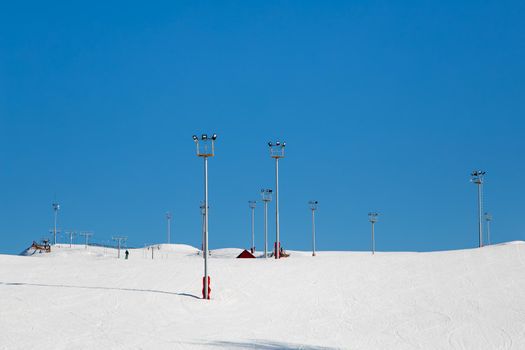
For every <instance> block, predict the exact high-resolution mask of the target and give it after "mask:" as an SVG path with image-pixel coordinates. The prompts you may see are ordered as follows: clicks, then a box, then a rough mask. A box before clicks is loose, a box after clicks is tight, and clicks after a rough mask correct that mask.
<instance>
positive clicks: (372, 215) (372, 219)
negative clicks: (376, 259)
mask: <svg viewBox="0 0 525 350" xmlns="http://www.w3.org/2000/svg"><path fill="white" fill-rule="evenodd" d="M378 216H379V213H375V212H371V213H368V221H370V223H371V224H372V255H374V254H375V253H376V239H375V233H374V225H375V224H376V222H377V217H378Z"/></svg>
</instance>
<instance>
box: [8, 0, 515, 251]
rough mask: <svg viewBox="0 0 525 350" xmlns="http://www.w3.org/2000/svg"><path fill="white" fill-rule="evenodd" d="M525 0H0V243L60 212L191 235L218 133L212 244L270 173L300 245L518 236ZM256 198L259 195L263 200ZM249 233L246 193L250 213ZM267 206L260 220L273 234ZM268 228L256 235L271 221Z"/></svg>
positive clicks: (291, 241) (244, 230)
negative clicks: (278, 155)
mask: <svg viewBox="0 0 525 350" xmlns="http://www.w3.org/2000/svg"><path fill="white" fill-rule="evenodd" d="M523 18H525V5H524V3H523V2H519V1H505V2H501V1H481V2H470V1H463V2H458V1H445V2H444V1H425V2H419V1H403V2H395V3H394V2H388V1H366V2H350V1H326V2H325V1H323V2H314V1H282V2H278V1H250V2H245V1H225V2H219V1H209V2H199V1H177V2H165V3H157V4H155V3H151V2H150V3H139V2H121V3H117V2H86V3H83V4H79V3H75V4H72V3H70V2H52V3H46V4H43V3H40V2H34V3H33V2H24V3H15V2H10V3H4V4H2V5H1V6H0V164H1V166H0V189H1V190H0V193H1V201H0V213H1V214H0V236H1V237H2V240H1V243H0V253H18V252H20V251H21V250H23V249H24V248H25V247H27V246H28V245H30V244H31V241H32V240H38V239H40V238H42V237H44V236H47V235H48V234H47V231H48V229H49V228H51V227H52V224H53V212H52V208H51V203H52V202H53V199H54V198H55V196H56V198H57V200H58V201H59V202H60V203H61V206H62V209H61V211H60V214H59V222H60V223H59V226H60V227H62V228H63V229H64V230H70V229H74V230H92V231H94V232H95V236H94V237H93V238H94V240H95V241H99V242H102V241H105V240H108V239H109V238H110V237H111V236H112V235H116V234H119V235H127V236H129V245H132V246H141V245H143V244H145V243H158V242H163V241H165V239H166V229H165V225H166V222H165V218H164V215H165V212H166V211H167V210H170V211H171V212H172V213H173V217H174V218H173V229H172V237H173V240H175V241H176V242H180V243H187V244H192V245H195V246H199V245H200V225H201V222H200V214H199V208H198V207H199V203H200V200H201V199H202V197H203V189H202V187H203V186H202V177H203V176H202V168H203V167H202V161H201V160H200V159H198V158H197V157H196V156H195V146H194V144H193V141H192V140H191V136H192V135H193V134H194V133H201V132H208V133H212V132H216V133H217V134H218V135H219V139H218V141H217V145H216V157H215V158H214V159H211V160H210V164H209V167H210V206H211V210H210V247H211V248H212V249H213V248H218V247H246V248H247V247H249V245H250V215H249V214H250V212H249V208H248V203H247V202H248V200H251V199H259V190H260V189H261V188H263V187H271V188H273V186H274V163H273V161H272V160H271V159H270V157H269V155H268V149H267V146H266V143H267V142H268V140H275V139H281V140H286V141H287V157H286V158H285V159H284V160H282V162H281V169H280V170H281V178H280V181H281V202H280V205H281V237H282V244H283V246H284V247H285V248H290V249H304V250H306V249H310V247H311V244H310V212H309V210H308V205H307V201H308V200H310V199H317V200H318V201H319V203H320V204H319V210H318V213H317V233H318V240H317V248H318V249H319V250H367V249H369V248H370V233H369V232H370V227H369V223H368V222H367V213H368V212H369V211H371V210H375V211H379V212H380V213H381V214H382V215H381V217H380V220H379V223H378V224H377V226H376V236H377V241H376V244H377V249H378V250H419V251H427V250H438V249H458V248H469V247H474V246H476V245H477V226H476V223H477V221H476V220H477V217H476V188H475V186H474V185H473V184H470V183H469V174H470V171H471V170H473V169H475V168H481V169H484V170H486V171H487V177H486V186H485V205H486V209H487V210H488V211H490V212H491V213H493V215H494V221H493V225H492V236H493V241H495V242H503V241H511V240H523V239H525V224H524V223H523V220H522V213H523V209H524V205H523V198H524V197H525V189H524V186H522V179H523V174H524V173H525V165H524V155H523V154H524V151H525V141H524V139H523V132H524V130H525V121H524V118H523V116H524V112H525V84H524V82H525V68H524V64H523V62H525V45H524V43H525V28H524V22H523ZM273 204H274V203H273V202H272V204H271V209H270V211H271V212H273ZM256 225H257V226H256V230H257V231H256V236H257V237H256V245H257V247H258V248H262V242H263V240H262V239H263V236H262V227H263V222H262V206H259V207H258V208H257V212H256ZM273 225H274V219H273V215H272V216H271V217H270V237H271V238H272V237H274V229H273V227H274V226H273ZM270 241H271V242H273V239H270Z"/></svg>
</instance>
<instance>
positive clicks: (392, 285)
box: [0, 242, 525, 349]
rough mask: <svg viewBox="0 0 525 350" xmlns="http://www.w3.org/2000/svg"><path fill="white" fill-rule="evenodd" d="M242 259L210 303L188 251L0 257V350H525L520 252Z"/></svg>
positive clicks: (226, 252) (216, 265)
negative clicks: (127, 254)
mask: <svg viewBox="0 0 525 350" xmlns="http://www.w3.org/2000/svg"><path fill="white" fill-rule="evenodd" d="M153 247H154V249H156V246H153ZM241 251H242V250H241V249H220V250H214V251H213V252H212V254H211V257H210V259H209V267H210V275H211V279H212V283H211V288H212V292H211V297H212V300H210V301H205V300H201V299H200V296H201V288H202V284H201V283H202V275H203V259H202V256H201V255H198V254H197V253H198V250H197V249H196V248H193V247H189V246H184V245H160V249H157V251H155V252H154V254H155V259H154V260H151V254H150V251H148V250H144V249H137V250H130V258H129V260H124V259H123V258H122V259H120V260H117V259H116V251H115V250H113V249H105V248H101V247H89V248H88V249H87V250H86V249H84V246H80V245H78V246H73V247H72V248H69V246H63V247H61V248H53V251H52V252H51V253H48V254H45V253H43V254H39V253H36V254H34V255H32V256H10V255H0V266H1V269H0V349H26V348H27V349H33V348H38V349H525V297H524V293H525V244H524V242H512V244H501V245H494V246H488V247H484V248H482V249H470V250H457V251H446V252H433V253H410V252H408V253H405V252H403V253H381V252H379V253H376V255H374V256H372V255H371V254H370V253H368V252H318V255H317V256H316V257H312V256H311V255H310V253H308V252H291V253H292V254H291V257H289V258H286V259H281V260H278V261H277V260H274V259H267V260H265V259H234V257H235V256H237V255H238V254H239V253H240V252H241ZM122 253H123V252H122ZM122 256H123V255H122Z"/></svg>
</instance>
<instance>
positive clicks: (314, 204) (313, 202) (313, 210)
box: [308, 201, 319, 256]
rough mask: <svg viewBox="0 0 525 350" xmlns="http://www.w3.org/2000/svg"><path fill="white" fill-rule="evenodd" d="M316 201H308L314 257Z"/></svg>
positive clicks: (313, 254)
mask: <svg viewBox="0 0 525 350" xmlns="http://www.w3.org/2000/svg"><path fill="white" fill-rule="evenodd" d="M318 203H319V202H318V201H309V202H308V204H310V209H311V210H312V256H315V211H316V210H317V204H318Z"/></svg>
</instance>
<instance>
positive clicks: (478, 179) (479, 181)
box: [470, 170, 486, 248]
mask: <svg viewBox="0 0 525 350" xmlns="http://www.w3.org/2000/svg"><path fill="white" fill-rule="evenodd" d="M485 174H486V172H485V171H483V170H474V171H472V172H471V173H470V176H471V178H470V181H471V182H472V183H474V184H476V185H477V186H478V236H479V238H478V239H479V247H480V248H481V247H483V215H482V213H483V183H484V182H485V181H484V177H485Z"/></svg>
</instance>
